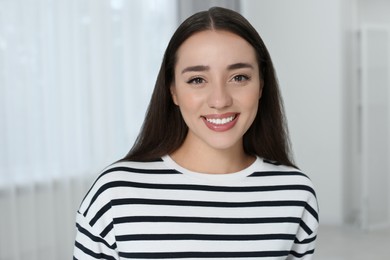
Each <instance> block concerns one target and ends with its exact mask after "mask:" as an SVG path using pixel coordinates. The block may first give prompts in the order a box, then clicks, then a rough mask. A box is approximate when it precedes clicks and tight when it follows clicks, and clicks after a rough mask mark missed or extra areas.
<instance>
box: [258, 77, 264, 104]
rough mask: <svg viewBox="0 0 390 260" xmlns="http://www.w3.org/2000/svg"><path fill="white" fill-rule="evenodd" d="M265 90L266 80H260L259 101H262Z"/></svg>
mask: <svg viewBox="0 0 390 260" xmlns="http://www.w3.org/2000/svg"><path fill="white" fill-rule="evenodd" d="M263 88H264V80H263V79H262V78H261V79H260V90H259V99H261V96H262V95H263Z"/></svg>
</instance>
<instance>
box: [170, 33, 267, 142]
mask: <svg viewBox="0 0 390 260" xmlns="http://www.w3.org/2000/svg"><path fill="white" fill-rule="evenodd" d="M260 82H261V80H260V75H259V67H258V63H257V60H256V54H255V50H254V48H253V47H252V46H251V45H250V44H249V43H248V42H247V41H245V40H244V39H243V38H241V37H240V36H238V35H236V34H233V33H231V32H228V31H218V30H217V31H215V30H207V31H202V32H199V33H196V34H194V35H192V36H191V37H189V38H188V39H187V40H186V41H185V42H184V43H183V44H182V45H181V46H180V48H179V49H178V52H177V63H176V65H175V79H174V83H173V84H172V86H171V93H172V97H173V100H174V103H175V104H176V105H177V106H179V108H180V111H181V114H182V116H183V118H184V121H185V122H186V124H187V126H188V129H189V131H188V135H187V137H186V140H185V144H190V145H194V146H191V147H207V148H212V149H234V148H238V149H243V147H242V146H243V144H242V139H243V135H244V134H245V132H246V131H247V130H248V128H249V127H250V126H251V125H252V123H253V121H254V118H255V116H256V113H257V108H258V105H259V99H260V97H261V90H262V89H261V83H260Z"/></svg>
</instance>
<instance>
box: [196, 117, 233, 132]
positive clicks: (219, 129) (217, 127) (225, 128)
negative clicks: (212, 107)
mask: <svg viewBox="0 0 390 260" xmlns="http://www.w3.org/2000/svg"><path fill="white" fill-rule="evenodd" d="M232 116H234V119H233V120H232V121H230V122H228V123H225V124H214V123H212V122H209V121H207V119H223V118H228V117H232ZM239 116H240V114H239V113H224V114H209V115H205V116H202V117H201V118H202V120H203V122H204V123H205V125H206V126H207V127H208V128H209V129H210V130H213V131H216V132H224V131H228V130H230V129H232V128H233V127H234V126H235V124H236V123H237V121H238V118H239Z"/></svg>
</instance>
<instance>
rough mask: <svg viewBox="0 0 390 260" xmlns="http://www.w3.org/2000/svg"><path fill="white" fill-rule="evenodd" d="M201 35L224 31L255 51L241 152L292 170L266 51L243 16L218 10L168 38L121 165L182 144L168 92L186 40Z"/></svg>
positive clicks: (183, 134)
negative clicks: (252, 104) (254, 94)
mask: <svg viewBox="0 0 390 260" xmlns="http://www.w3.org/2000/svg"><path fill="white" fill-rule="evenodd" d="M205 30H224V31H229V32H232V33H234V34H237V35H239V36H240V37H242V38H243V39H245V40H246V41H248V42H249V43H250V44H251V45H252V46H253V48H254V49H255V51H256V56H257V61H258V64H259V68H260V75H261V77H262V80H263V82H264V85H263V92H262V97H261V99H260V103H259V108H258V111H257V115H256V118H255V120H254V122H253V124H252V126H251V127H250V128H249V129H248V131H247V132H246V133H245V134H244V137H243V145H244V150H245V152H246V153H247V154H250V155H257V156H260V157H262V158H265V159H268V160H272V161H276V162H278V163H281V164H284V165H288V166H293V167H295V166H294V163H293V160H292V156H291V150H290V142H289V137H288V130H287V124H286V119H285V116H284V109H283V102H282V99H281V96H280V91H279V86H278V82H277V79H276V74H275V71H274V67H273V64H272V61H271V57H270V55H269V53H268V50H267V48H266V47H265V45H264V42H263V40H262V39H261V37H260V35H259V34H258V33H257V31H256V30H255V29H254V28H253V26H252V25H251V24H250V23H249V22H248V21H247V20H246V19H245V18H244V17H243V16H242V15H240V14H239V13H237V12H235V11H232V10H229V9H225V8H221V7H213V8H210V9H209V10H208V11H203V12H199V13H196V14H194V15H192V16H190V17H189V18H188V19H186V20H185V21H184V22H183V23H182V24H181V25H180V26H179V27H178V28H177V30H176V32H175V33H174V34H173V36H172V38H171V40H170V42H169V44H168V46H167V49H166V51H165V54H164V57H163V61H162V64H161V68H160V71H159V73H158V77H157V80H156V84H155V87H154V91H153V94H152V98H151V101H150V103H149V107H148V110H147V113H146V117H145V121H144V123H143V126H142V129H141V132H140V134H139V135H138V137H137V139H136V141H135V144H134V146H133V147H132V148H131V150H130V152H129V153H128V154H127V155H126V156H125V157H124V158H123V159H122V160H132V161H150V160H155V159H159V158H160V157H161V156H163V155H166V154H170V153H172V152H174V151H175V150H176V149H178V148H179V147H180V146H181V145H182V143H183V142H184V139H185V137H186V135H187V132H188V127H187V125H186V124H185V122H184V120H183V118H182V116H181V113H180V110H179V108H178V107H177V106H176V105H175V104H174V103H173V100H172V96H171V92H170V86H171V84H172V82H173V80H174V73H175V72H174V68H175V64H176V60H177V50H178V49H179V47H180V46H181V44H182V43H183V42H184V41H185V40H186V39H188V38H189V37H190V36H191V35H193V34H194V33H196V32H200V31H205ZM259 87H260V86H259Z"/></svg>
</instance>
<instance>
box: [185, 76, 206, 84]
mask: <svg viewBox="0 0 390 260" xmlns="http://www.w3.org/2000/svg"><path fill="white" fill-rule="evenodd" d="M187 83H188V84H194V85H199V84H203V83H205V80H204V79H203V78H201V77H194V78H191V79H190V80H188V81H187Z"/></svg>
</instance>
